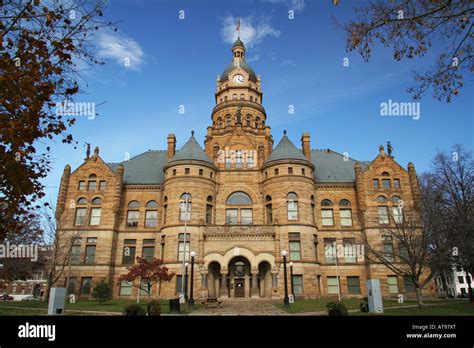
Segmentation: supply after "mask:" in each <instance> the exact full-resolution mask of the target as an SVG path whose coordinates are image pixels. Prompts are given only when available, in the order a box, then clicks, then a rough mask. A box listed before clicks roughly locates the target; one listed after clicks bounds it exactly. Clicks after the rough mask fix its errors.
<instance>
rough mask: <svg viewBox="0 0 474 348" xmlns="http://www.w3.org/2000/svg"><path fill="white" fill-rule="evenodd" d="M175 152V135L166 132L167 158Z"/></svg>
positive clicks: (171, 156)
mask: <svg viewBox="0 0 474 348" xmlns="http://www.w3.org/2000/svg"><path fill="white" fill-rule="evenodd" d="M175 152H176V136H175V135H174V134H173V133H170V134H168V155H167V158H168V159H171V158H173V156H174V154H175Z"/></svg>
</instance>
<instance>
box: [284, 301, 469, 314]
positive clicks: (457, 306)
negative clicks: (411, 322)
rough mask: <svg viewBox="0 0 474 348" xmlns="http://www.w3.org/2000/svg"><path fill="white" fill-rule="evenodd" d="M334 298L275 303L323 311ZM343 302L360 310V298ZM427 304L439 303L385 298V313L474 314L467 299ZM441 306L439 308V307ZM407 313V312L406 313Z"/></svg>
mask: <svg viewBox="0 0 474 348" xmlns="http://www.w3.org/2000/svg"><path fill="white" fill-rule="evenodd" d="M331 301H334V300H330V299H314V300H297V301H296V302H295V303H293V304H291V306H290V308H289V309H285V308H284V306H283V304H282V303H277V304H275V306H276V307H278V308H281V309H283V310H286V311H287V312H289V313H304V312H321V311H323V312H324V311H326V304H327V303H328V302H331ZM342 302H344V304H345V305H346V307H347V309H349V310H351V309H352V310H356V309H357V310H358V309H359V303H360V299H343V300H342ZM424 303H425V304H427V305H430V304H437V305H436V306H426V307H425V309H424V310H423V311H421V312H420V311H419V310H418V308H417V307H415V308H397V307H401V306H416V305H417V302H416V301H415V300H407V301H404V302H403V303H398V301H397V300H391V299H386V300H383V305H384V314H385V315H474V304H471V303H469V301H468V300H467V299H466V300H464V299H452V300H437V299H434V300H425V301H424ZM438 307H439V308H438ZM405 313H406V314H405ZM350 315H367V313H360V312H358V313H357V312H356V313H354V312H352V313H350Z"/></svg>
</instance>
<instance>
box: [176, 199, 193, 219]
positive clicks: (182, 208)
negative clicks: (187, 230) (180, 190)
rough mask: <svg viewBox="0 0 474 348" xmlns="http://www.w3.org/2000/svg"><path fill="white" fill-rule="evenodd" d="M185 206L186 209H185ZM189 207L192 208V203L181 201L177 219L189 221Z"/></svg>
mask: <svg viewBox="0 0 474 348" xmlns="http://www.w3.org/2000/svg"><path fill="white" fill-rule="evenodd" d="M186 207H187V211H186ZM191 209H192V203H191V202H188V204H187V205H186V203H181V204H180V207H179V219H180V221H185V220H186V221H191Z"/></svg>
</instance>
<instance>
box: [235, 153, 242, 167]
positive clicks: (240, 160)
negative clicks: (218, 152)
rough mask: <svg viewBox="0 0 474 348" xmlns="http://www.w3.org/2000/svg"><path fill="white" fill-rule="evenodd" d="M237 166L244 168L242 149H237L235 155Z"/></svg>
mask: <svg viewBox="0 0 474 348" xmlns="http://www.w3.org/2000/svg"><path fill="white" fill-rule="evenodd" d="M235 168H239V169H240V168H242V151H240V150H239V151H237V153H236V155H235Z"/></svg>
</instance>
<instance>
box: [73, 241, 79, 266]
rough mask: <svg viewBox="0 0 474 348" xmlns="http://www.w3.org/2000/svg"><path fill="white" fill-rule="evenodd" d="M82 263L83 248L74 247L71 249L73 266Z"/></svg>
mask: <svg viewBox="0 0 474 348" xmlns="http://www.w3.org/2000/svg"><path fill="white" fill-rule="evenodd" d="M80 263H81V246H80V245H73V246H72V249H71V264H72V265H78V264H80Z"/></svg>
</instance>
